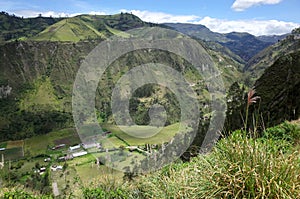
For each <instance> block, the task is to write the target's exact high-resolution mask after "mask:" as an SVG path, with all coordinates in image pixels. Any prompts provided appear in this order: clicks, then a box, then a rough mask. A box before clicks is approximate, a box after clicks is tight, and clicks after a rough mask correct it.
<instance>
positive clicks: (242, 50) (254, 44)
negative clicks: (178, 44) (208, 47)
mask: <svg viewBox="0 0 300 199" xmlns="http://www.w3.org/2000/svg"><path fill="white" fill-rule="evenodd" d="M164 25H166V26H169V27H171V28H173V29H175V30H177V31H179V32H182V33H184V34H187V35H189V36H191V37H195V38H198V39H201V40H204V41H213V42H218V43H220V44H221V45H223V46H225V47H227V48H228V49H230V50H231V51H232V52H233V53H235V54H236V55H238V56H239V57H241V58H242V59H243V61H248V60H249V59H251V58H252V57H253V56H254V55H255V54H257V53H259V52H260V51H261V50H263V49H264V48H266V47H268V46H270V45H271V44H273V43H275V42H277V38H281V36H278V37H275V36H271V37H270V36H264V37H255V36H254V35H251V34H249V33H239V32H232V33H227V34H221V33H216V32H213V31H211V30H209V29H208V28H207V27H205V26H203V25H195V24H181V23H166V24H164Z"/></svg>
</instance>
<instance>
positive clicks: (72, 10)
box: [0, 0, 300, 35]
mask: <svg viewBox="0 0 300 199" xmlns="http://www.w3.org/2000/svg"><path fill="white" fill-rule="evenodd" d="M0 8H1V10H3V11H6V12H9V13H14V14H16V15H19V16H24V17H35V16H37V15H38V14H39V13H41V14H42V15H43V16H50V15H52V16H74V15H78V14H82V13H85V14H115V13H119V12H121V11H127V12H132V13H133V14H135V15H137V16H139V17H140V18H141V19H143V20H145V21H149V22H155V23H163V22H182V23H195V24H203V25H206V26H207V27H208V28H210V29H211V30H213V31H216V32H231V31H239V32H250V33H252V34H255V35H264V34H283V33H287V32H290V31H291V30H292V29H293V28H295V27H299V26H300V15H299V14H298V13H299V8H300V1H299V0H206V1H204V0H185V1H183V0H182V1H179V0H87V1H83V0H48V1H45V0H26V1H25V0H14V1H12V0H6V1H3V0H0Z"/></svg>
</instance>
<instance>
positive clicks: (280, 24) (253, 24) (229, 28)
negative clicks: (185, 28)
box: [195, 17, 300, 36]
mask: <svg viewBox="0 0 300 199" xmlns="http://www.w3.org/2000/svg"><path fill="white" fill-rule="evenodd" d="M195 23H197V24H202V25H205V26H206V27H208V28H209V29H211V30H212V31H215V32H220V33H228V32H233V31H235V32H248V33H250V34H253V35H257V36H258V35H274V34H275V35H279V34H285V33H288V32H291V30H292V29H294V28H297V27H299V26H300V24H299V23H298V24H297V23H294V22H285V21H278V20H225V19H216V18H211V17H204V18H203V19H201V20H200V21H198V22H195Z"/></svg>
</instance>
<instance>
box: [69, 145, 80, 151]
mask: <svg viewBox="0 0 300 199" xmlns="http://www.w3.org/2000/svg"><path fill="white" fill-rule="evenodd" d="M77 149H80V145H79V144H78V145H75V146H70V147H69V150H70V151H74V150H77Z"/></svg>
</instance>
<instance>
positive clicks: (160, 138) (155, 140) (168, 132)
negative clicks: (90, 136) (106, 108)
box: [103, 123, 180, 146]
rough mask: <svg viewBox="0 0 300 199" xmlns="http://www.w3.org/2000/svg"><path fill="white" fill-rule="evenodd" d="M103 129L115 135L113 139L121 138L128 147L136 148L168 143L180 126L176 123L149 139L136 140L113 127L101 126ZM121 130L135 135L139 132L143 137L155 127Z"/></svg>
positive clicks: (113, 140) (134, 127) (112, 140)
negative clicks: (132, 132) (133, 132)
mask: <svg viewBox="0 0 300 199" xmlns="http://www.w3.org/2000/svg"><path fill="white" fill-rule="evenodd" d="M103 127H104V128H106V129H108V130H109V131H111V132H112V133H113V135H115V137H117V138H118V137H119V138H121V139H122V140H124V141H125V142H126V143H128V144H129V145H132V146H136V145H144V144H161V143H164V142H169V141H170V140H171V139H172V138H173V137H174V136H175V134H176V133H178V130H179V127H180V124H179V123H176V124H172V125H169V126H166V127H164V128H163V129H162V130H161V132H159V133H157V134H156V135H154V136H152V137H149V138H137V137H133V136H130V135H128V134H126V133H124V132H123V131H122V130H121V129H120V128H118V127H117V126H114V125H103ZM123 128H125V129H127V130H128V131H135V132H137V133H138V132H141V133H143V134H145V135H148V134H151V131H153V130H156V127H148V126H130V127H123ZM109 141H111V142H112V143H113V144H115V145H118V144H121V143H120V142H119V141H117V140H116V139H115V138H113V139H112V138H109Z"/></svg>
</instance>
